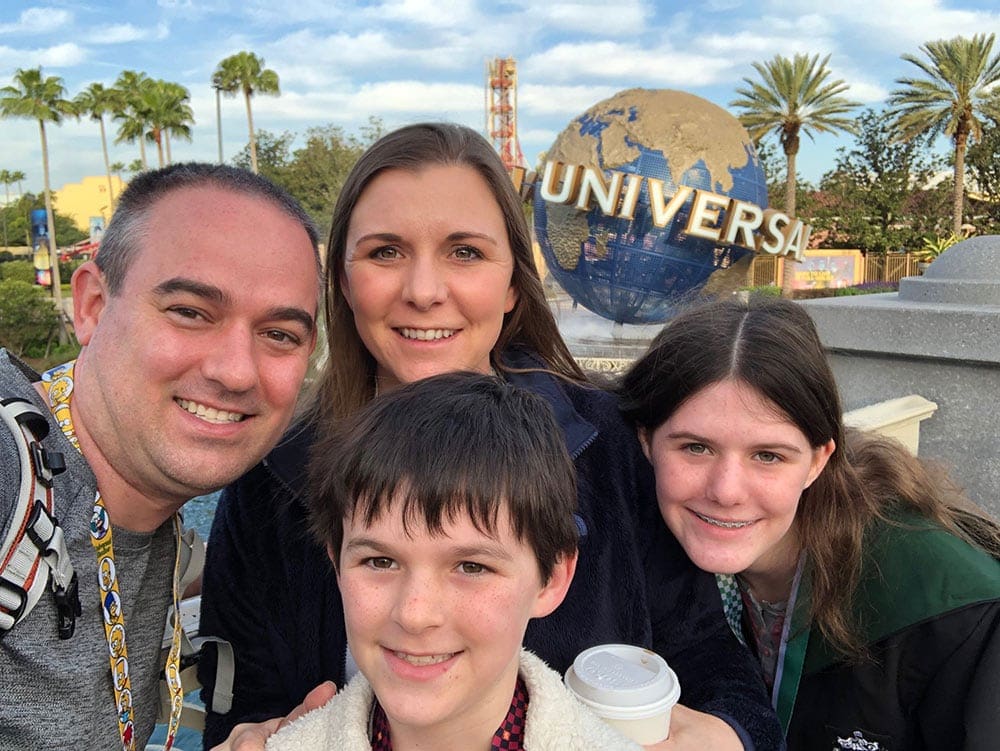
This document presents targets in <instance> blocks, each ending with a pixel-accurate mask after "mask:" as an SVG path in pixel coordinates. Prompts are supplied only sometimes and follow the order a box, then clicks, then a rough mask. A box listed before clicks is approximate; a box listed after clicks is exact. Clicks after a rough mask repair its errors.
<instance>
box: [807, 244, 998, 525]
mask: <svg viewBox="0 0 1000 751" xmlns="http://www.w3.org/2000/svg"><path fill="white" fill-rule="evenodd" d="M802 304H803V305H804V306H805V308H806V310H808V311H809V313H810V315H812V317H813V320H815V322H816V326H817V328H818V329H819V333H820V337H821V338H822V340H823V344H824V346H825V347H826V348H827V352H828V353H829V356H830V363H831V365H832V366H833V370H834V373H835V374H836V377H837V384H838V386H839V388H840V393H841V398H842V400H843V403H844V409H845V410H852V409H857V408H859V407H864V406H866V405H869V404H874V403H875V402H880V401H884V400H886V399H892V398H895V397H901V396H906V395H908V394H919V395H920V396H923V397H925V398H927V399H929V400H931V401H933V402H936V403H937V405H938V411H937V413H936V414H935V415H934V417H933V418H932V419H929V420H927V421H926V422H924V423H923V424H922V426H921V430H920V456H922V457H926V458H930V459H935V460H939V461H942V462H943V463H944V464H945V465H946V466H948V467H950V468H951V470H952V473H953V475H954V477H955V478H956V479H957V480H958V482H959V483H961V484H962V486H963V487H964V488H965V489H966V491H967V492H968V494H969V496H970V497H971V498H972V500H974V501H975V502H976V503H978V504H979V505H981V506H983V507H984V508H986V509H987V510H988V511H990V512H991V513H992V514H993V515H994V516H996V517H998V518H1000V236H997V235H990V236H984V237H974V238H971V239H969V240H965V241H963V242H961V243H958V244H957V245H954V246H952V247H951V248H949V249H948V250H947V251H945V252H944V253H942V254H941V256H939V257H938V258H937V260H935V261H934V262H933V263H932V264H930V266H928V268H927V270H926V271H925V272H924V275H923V276H917V277H907V278H905V279H903V280H902V281H901V282H900V285H899V292H898V293H896V292H894V293H890V294H882V295H859V296H854V297H829V298H821V299H817V300H808V301H803V303H802Z"/></svg>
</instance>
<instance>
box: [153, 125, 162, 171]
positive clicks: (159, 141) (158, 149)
mask: <svg viewBox="0 0 1000 751" xmlns="http://www.w3.org/2000/svg"><path fill="white" fill-rule="evenodd" d="M153 140H154V141H156V158H157V159H159V163H160V167H161V168H162V167H163V166H164V164H163V131H162V130H160V129H159V128H153Z"/></svg>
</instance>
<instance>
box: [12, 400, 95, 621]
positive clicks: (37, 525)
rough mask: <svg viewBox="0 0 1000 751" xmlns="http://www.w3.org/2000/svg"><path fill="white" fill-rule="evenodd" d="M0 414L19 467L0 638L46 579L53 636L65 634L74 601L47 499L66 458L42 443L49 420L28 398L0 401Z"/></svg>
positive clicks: (69, 567)
mask: <svg viewBox="0 0 1000 751" xmlns="http://www.w3.org/2000/svg"><path fill="white" fill-rule="evenodd" d="M0 419H2V421H3V423H4V424H5V425H6V426H7V428H8V429H9V430H10V432H11V434H12V435H13V436H14V443H15V444H16V445H17V453H18V460H19V462H20V467H21V471H20V475H21V482H20V486H19V488H18V493H17V502H16V503H15V505H14V509H13V513H12V514H11V516H10V526H9V528H8V530H7V534H6V536H5V537H4V539H3V542H2V546H0V638H3V636H4V635H5V634H6V633H7V632H8V631H10V629H12V628H13V627H14V626H15V625H16V624H17V623H18V622H19V621H21V620H23V619H24V618H25V617H26V616H27V615H28V613H29V612H31V609H32V608H33V607H34V606H35V605H36V604H37V603H38V601H39V599H41V596H42V593H43V591H44V590H45V585H46V582H49V583H50V585H51V586H50V588H51V590H52V593H53V595H54V596H55V600H56V607H57V609H58V613H59V638H61V639H68V638H69V637H71V636H72V635H73V630H74V628H75V627H76V616H78V615H80V600H79V596H78V594H77V578H76V572H75V571H73V564H72V563H71V562H70V559H69V553H68V551H67V550H66V541H65V540H64V539H63V533H62V529H61V528H60V527H59V522H58V521H57V520H56V518H55V516H54V507H53V499H52V478H53V477H54V476H55V475H57V474H59V473H60V472H63V471H64V470H65V469H66V462H65V461H64V459H63V455H62V454H61V453H59V452H56V451H47V450H46V449H45V448H44V447H43V446H42V444H41V442H42V440H43V439H44V438H45V437H46V436H47V435H48V432H49V424H48V421H47V420H46V419H45V418H44V417H43V416H42V414H41V413H40V412H39V411H38V410H37V409H36V408H35V407H34V405H33V404H31V403H30V402H28V401H26V400H24V399H18V398H11V399H3V400H0Z"/></svg>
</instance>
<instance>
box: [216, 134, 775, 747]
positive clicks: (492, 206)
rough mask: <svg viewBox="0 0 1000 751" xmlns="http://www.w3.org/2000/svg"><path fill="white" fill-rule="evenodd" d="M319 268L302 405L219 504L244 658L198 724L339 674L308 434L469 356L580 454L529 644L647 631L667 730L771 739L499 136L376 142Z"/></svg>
mask: <svg viewBox="0 0 1000 751" xmlns="http://www.w3.org/2000/svg"><path fill="white" fill-rule="evenodd" d="M326 270H327V271H326V292H327V299H326V323H327V335H328V338H329V350H330V356H329V360H328V361H327V363H326V364H325V366H324V372H323V373H322V374H321V376H320V378H319V383H318V389H317V396H316V398H315V399H314V401H313V406H312V410H311V413H310V414H309V416H308V419H307V420H305V421H304V422H303V424H302V425H300V426H299V427H298V428H296V429H295V430H293V431H292V433H291V434H290V435H289V436H288V437H287V439H286V440H285V441H284V442H283V443H282V445H280V446H279V447H278V448H277V449H275V451H274V452H272V454H271V455H270V456H269V457H268V458H267V459H266V460H265V461H264V462H263V463H262V464H261V465H260V466H258V467H257V468H255V469H254V470H252V471H251V472H250V473H249V474H248V475H247V476H246V477H244V478H243V479H242V480H240V481H239V482H238V483H236V484H235V485H234V486H233V487H231V488H229V489H228V490H227V491H226V493H225V494H224V496H223V498H222V500H221V502H220V505H219V508H218V511H217V513H216V519H215V524H214V526H213V529H212V535H211V545H210V546H209V552H208V563H207V566H206V570H205V578H204V588H203V610H202V617H201V629H202V633H210V634H213V635H216V636H219V637H221V638H223V639H225V640H227V641H229V642H231V643H232V644H233V647H234V651H235V654H236V673H235V687H234V696H233V701H232V704H233V709H232V711H230V712H229V713H228V714H226V715H220V714H219V713H218V712H219V711H222V710H221V708H220V705H219V702H218V701H215V702H213V701H212V693H213V689H214V687H215V675H214V670H213V665H212V663H211V661H206V664H205V666H204V667H203V668H202V669H201V671H200V675H201V679H202V681H203V683H205V684H206V691H205V696H206V698H207V700H208V702H209V705H210V707H211V708H212V709H213V710H215V711H214V712H213V713H212V714H210V715H209V720H208V727H207V729H206V742H207V743H209V744H210V743H212V742H217V741H218V740H221V739H222V738H224V737H225V736H226V734H227V733H229V732H230V729H231V728H232V727H233V725H234V724H235V723H237V722H244V721H260V720H265V719H267V718H273V717H275V716H280V715H285V714H287V713H288V711H289V710H290V709H292V707H294V706H295V705H296V704H297V703H298V702H299V701H301V700H302V698H303V696H305V695H306V692H307V691H309V690H310V689H311V688H313V686H315V685H316V684H318V683H320V682H321V681H323V680H327V679H329V680H333V681H334V682H335V683H336V684H337V685H340V686H343V685H344V682H345V676H346V674H347V672H348V667H347V665H346V659H347V658H349V656H348V655H346V638H345V635H344V622H343V608H342V604H341V600H340V593H339V592H338V590H337V587H336V584H335V581H334V577H333V572H332V570H331V567H330V565H329V560H328V559H327V556H326V553H325V551H324V550H323V549H322V548H321V547H320V546H318V545H316V544H315V543H314V542H313V541H312V540H311V539H310V538H309V535H308V532H307V529H306V523H305V507H304V504H303V500H302V492H303V477H304V475H303V473H304V469H305V465H306V460H307V457H308V453H309V447H310V445H311V443H312V442H313V440H314V438H315V437H317V436H318V437H319V438H323V437H325V436H326V435H327V434H328V433H329V432H330V431H332V430H333V429H334V426H335V424H336V422H337V420H339V419H340V418H343V417H345V416H347V415H351V414H353V413H354V412H355V411H357V410H358V409H359V408H360V407H361V406H363V405H364V404H366V403H367V402H369V401H370V400H371V399H373V398H374V397H375V396H376V394H377V393H378V392H379V391H380V390H387V389H391V388H393V387H394V386H396V385H398V384H402V383H408V382H411V381H414V380H416V379H419V378H422V377H425V376H429V375H433V374H437V373H442V372H446V371H452V370H473V371H479V372H484V373H488V372H491V371H493V372H496V373H497V374H499V375H501V376H502V377H503V378H505V379H507V380H508V381H510V382H511V383H514V384H516V385H519V386H522V387H524V388H526V389H528V390H531V391H533V392H534V393H536V394H538V395H540V396H542V397H544V398H545V399H546V400H547V401H548V402H549V404H550V405H551V406H552V408H553V410H554V412H555V414H556V415H557V417H558V420H559V423H560V427H561V428H562V430H563V433H564V436H565V440H566V445H567V448H568V449H569V451H570V455H571V456H572V457H573V460H574V466H575V469H576V473H577V486H578V496H579V498H578V500H579V513H578V519H577V524H578V526H579V529H580V534H581V543H580V558H579V563H578V566H577V573H576V577H575V578H574V581H573V584H572V587H571V588H570V590H569V593H568V595H567V597H566V600H565V601H564V603H563V604H562V605H561V606H560V607H559V608H558V609H557V610H556V611H555V612H554V613H552V614H551V615H549V616H547V617H545V618H543V619H538V620H533V621H532V622H531V624H530V625H529V627H528V630H527V633H526V636H525V646H526V647H527V648H529V649H531V650H532V651H534V652H535V653H536V654H538V655H539V656H540V657H542V659H544V660H545V661H546V662H547V663H548V664H549V665H550V666H551V667H552V668H554V669H555V670H557V671H559V672H563V671H565V670H566V668H567V667H568V666H569V665H570V664H571V663H572V660H573V658H574V657H575V656H576V654H577V653H578V652H580V651H581V650H582V649H584V648H586V647H589V646H593V645H596V644H600V643H607V642H626V643H631V644H639V645H645V646H648V647H650V648H653V649H655V650H657V651H658V652H660V653H661V654H662V655H663V656H664V657H665V658H666V659H667V660H668V662H670V664H671V666H672V667H673V668H674V669H675V671H676V672H677V673H678V675H679V677H680V681H681V685H682V686H683V691H684V695H683V696H684V702H685V704H686V705H687V707H690V708H691V710H697V711H690V710H688V709H687V708H686V707H681V708H680V709H679V710H678V712H677V713H676V714H675V718H676V720H675V723H674V731H673V733H672V736H671V741H670V742H671V743H673V744H674V745H673V746H672V747H676V748H684V747H694V746H695V745H696V744H697V745H699V746H700V747H702V748H704V747H713V748H720V749H722V748H741V747H756V748H759V749H771V748H775V747H777V746H778V745H779V744H780V743H781V741H780V729H779V728H778V726H777V723H776V721H775V720H774V719H773V715H769V709H768V707H767V698H766V694H765V693H764V690H763V686H762V685H761V684H760V681H759V676H758V673H757V671H756V668H755V666H754V665H753V663H752V660H750V659H749V656H748V655H746V654H745V651H743V650H742V649H741V648H740V646H739V645H738V643H737V642H736V640H735V639H733V638H732V634H730V633H729V632H728V627H727V626H726V624H725V621H724V619H723V618H722V613H721V609H720V607H719V597H718V592H717V591H716V590H715V588H714V583H713V581H712V580H711V577H705V578H703V577H704V575H703V574H700V573H699V572H697V569H695V567H694V566H692V565H691V563H690V561H689V560H688V559H687V558H686V556H685V555H684V553H683V550H681V548H680V546H679V545H678V544H677V542H676V540H674V539H673V538H671V537H670V535H669V534H668V533H667V532H666V530H665V529H664V528H663V525H662V524H660V523H659V520H658V517H657V513H656V508H655V505H654V504H652V503H651V502H650V501H651V499H652V497H653V492H654V490H653V485H652V473H651V471H650V469H649V466H648V464H647V462H646V460H645V458H644V457H643V455H642V451H641V449H640V447H639V445H638V442H637V441H636V438H635V434H634V431H632V430H631V429H630V428H629V427H628V426H627V425H626V424H625V422H624V421H623V420H622V419H621V416H620V414H619V413H618V410H617V406H616V402H615V400H614V399H613V397H611V396H610V395H608V394H606V393H604V392H601V391H599V390H597V389H594V388H590V387H588V385H587V384H586V383H585V379H584V377H583V375H582V373H581V372H580V370H579V368H578V367H577V366H576V364H575V363H574V361H573V359H572V357H571V355H570V353H569V351H568V349H567V347H566V345H565V344H564V343H563V341H562V339H561V338H560V336H559V333H558V331H557V328H556V324H555V321H554V319H553V317H552V314H551V313H550V311H549V309H548V306H547V304H546V302H545V298H544V294H543V292H542V287H541V283H540V281H539V278H538V274H537V272H536V270H535V268H534V265H533V262H532V257H531V244H530V236H529V232H528V227H527V224H526V222H525V219H524V214H523V211H522V203H521V200H520V198H519V196H518V194H517V193H516V191H515V190H514V187H513V185H512V183H511V181H510V179H509V177H508V175H507V174H506V172H505V171H504V169H503V166H502V164H501V162H500V160H499V158H498V156H497V155H496V153H495V152H494V151H493V149H492V148H491V147H490V145H489V143H488V142H486V140H485V139H483V138H482V137H481V136H479V135H478V134H476V133H475V132H474V131H472V130H471V129H468V128H464V127H460V126H455V125H442V124H427V125H415V126H410V127H406V128H403V129H401V130H398V131H396V132H394V133H390V134H389V135H387V136H385V137H384V138H382V139H381V140H380V141H378V142H377V143H376V144H375V145H374V146H372V147H371V149H369V150H368V151H367V152H366V153H365V154H364V155H363V156H362V157H361V159H360V160H359V161H358V163H357V165H356V166H355V168H354V169H353V171H352V172H351V174H350V175H349V176H348V179H347V181H346V183H345V184H344V188H343V190H342V191H341V194H340V197H339V198H338V201H337V205H336V207H335V208H334V215H333V223H332V229H331V232H330V240H329V243H328V249H327V258H326ZM405 438H406V437H405V436H400V440H405ZM741 742H742V743H741Z"/></svg>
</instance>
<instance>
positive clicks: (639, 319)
mask: <svg viewBox="0 0 1000 751" xmlns="http://www.w3.org/2000/svg"><path fill="white" fill-rule="evenodd" d="M546 162H547V166H548V167H549V169H550V170H552V169H555V170H556V171H553V173H552V177H553V178H554V179H555V177H556V173H557V171H558V167H555V165H557V164H558V165H563V169H564V170H565V169H567V167H568V166H569V165H577V166H579V167H580V168H581V170H578V172H577V174H576V176H575V179H576V181H577V182H579V179H580V172H581V171H582V168H585V167H590V168H596V169H597V170H598V171H599V172H600V173H603V174H604V175H605V176H606V177H608V178H609V179H608V183H609V184H610V183H611V182H612V181H611V180H610V176H611V175H613V174H614V173H615V172H617V173H624V174H623V177H622V178H621V182H619V183H617V184H616V185H617V186H620V191H621V192H620V194H619V195H617V196H615V200H614V204H613V207H612V208H611V209H610V210H609V211H605V207H602V206H601V205H599V204H598V203H597V202H596V201H589V202H588V205H587V206H585V207H584V208H583V209H580V208H577V207H576V205H574V203H573V202H572V201H567V202H566V203H559V202H555V201H553V200H547V199H546V197H545V190H543V189H541V188H544V187H545V180H544V179H542V181H541V183H539V184H536V188H535V198H534V213H535V232H536V235H537V237H538V243H539V245H540V246H541V250H542V254H543V257H544V258H545V261H546V263H547V264H548V267H549V271H550V272H551V273H552V274H553V275H554V276H555V278H556V280H557V281H558V282H559V284H560V285H562V287H563V289H565V290H566V292H567V293H569V295H570V296H571V297H572V298H573V300H575V301H576V302H577V303H579V304H580V305H583V306H584V307H586V308H588V309H589V310H591V311H593V312H595V313H597V314H599V315H601V316H604V317H605V318H609V319H611V320H613V321H617V322H619V323H662V322H663V321H665V320H667V319H668V318H670V316H671V314H672V311H673V309H675V308H676V307H677V306H678V305H679V304H681V303H682V302H683V301H684V300H685V299H686V298H688V297H691V296H694V295H697V294H699V293H701V294H710V293H714V294H718V293H721V292H725V291H729V290H735V289H736V288H737V287H739V286H740V285H742V284H743V283H744V282H745V279H746V273H747V269H748V267H749V264H750V261H751V259H752V255H753V252H754V251H752V250H749V249H747V248H746V247H742V246H740V245H736V244H727V243H724V242H720V241H719V239H713V238H706V237H699V236H696V234H695V233H692V232H686V231H685V229H686V225H687V222H688V218H689V216H690V214H691V211H692V204H693V191H692V190H689V189H699V190H701V191H709V192H711V193H714V194H717V195H718V196H720V197H725V198H728V199H737V200H739V201H745V202H748V203H751V204H755V205H756V206H758V207H760V208H762V209H763V208H765V207H766V206H767V186H766V181H765V178H764V172H763V169H762V168H761V165H760V161H759V160H758V158H757V155H756V153H755V152H754V149H753V144H752V143H751V141H750V138H749V136H748V135H747V133H746V131H745V130H744V129H743V127H742V126H741V125H740V123H739V121H738V120H737V119H736V118H735V117H733V116H732V115H731V114H729V113H728V112H726V111H725V110H724V109H722V108H721V107H718V106H716V105H714V104H712V103H711V102H708V101H706V100H704V99H702V98H700V97H697V96H694V95H693V94H687V93H685V92H682V91H669V90H648V89H630V90H628V91H623V92H620V93H618V94H616V95H615V96H613V97H611V98H610V99H606V100H604V101H603V102H600V103H598V104H596V105H594V106H593V107H591V108H590V109H589V110H587V111H586V112H585V113H584V114H582V115H581V116H579V117H578V118H576V119H575V120H574V121H573V122H571V123H570V124H569V126H567V127H566V129H565V130H564V131H563V132H562V133H561V134H560V135H559V137H558V138H556V140H555V143H554V144H553V145H552V148H551V149H550V150H549V152H548V154H547V155H546ZM562 174H563V176H564V177H565V174H566V173H565V171H564V172H563V173H562ZM632 175H635V176H638V177H631V176H632ZM639 178H646V179H642V180H640V179H639ZM657 181H662V184H661V183H659V182H657ZM564 182H565V181H564ZM654 184H655V190H656V193H655V194H654V195H653V196H652V200H653V206H652V207H651V204H650V201H651V195H650V192H651V190H652V189H654ZM629 186H633V188H634V189H635V190H637V191H638V192H637V193H636V195H635V196H633V197H632V198H631V202H630V200H629V198H628V194H629V193H630V189H629ZM683 186H688V187H687V188H684V187H683ZM549 187H550V188H552V187H553V186H552V185H550V186H549ZM564 187H566V186H564ZM566 190H567V191H569V190H570V188H569V187H566ZM632 192H634V190H633V191H632ZM551 193H552V191H551V190H550V191H549V197H550V198H551ZM682 194H683V195H682ZM688 194H692V195H688ZM675 195H677V197H678V198H682V197H685V200H684V202H683V203H682V204H681V203H678V205H679V206H680V208H679V209H678V210H677V211H676V213H674V214H673V216H672V217H671V219H670V220H669V221H667V222H666V223H665V224H664V226H658V222H657V221H654V219H659V220H660V223H662V221H663V220H662V217H657V216H656V207H657V206H659V207H660V211H661V212H662V207H663V205H664V204H666V203H668V202H669V201H670V199H671V197H672V196H675ZM626 203H628V204H629V206H630V207H631V206H632V205H633V204H634V209H633V210H632V211H631V212H629V211H621V210H619V208H620V207H621V206H622V205H624V204H626ZM623 213H624V214H626V216H622V214H623ZM718 213H719V214H720V215H722V214H724V213H725V210H724V209H722V210H720V211H719V212H718ZM720 221H721V216H720ZM702 234H705V233H702Z"/></svg>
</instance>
